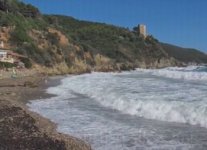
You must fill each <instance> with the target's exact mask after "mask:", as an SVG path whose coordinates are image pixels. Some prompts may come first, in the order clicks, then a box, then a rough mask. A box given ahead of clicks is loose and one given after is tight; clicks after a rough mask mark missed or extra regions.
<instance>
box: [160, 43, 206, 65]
mask: <svg viewBox="0 0 207 150" xmlns="http://www.w3.org/2000/svg"><path fill="white" fill-rule="evenodd" d="M161 44H162V47H163V48H164V49H165V51H166V52H167V53H168V54H169V55H170V56H172V57H174V58H175V59H177V60H179V61H181V62H185V63H189V62H192V63H198V64H199V63H207V59H206V58H207V55H206V54H205V53H203V52H200V51H198V50H196V49H192V48H182V47H178V46H174V45H171V44H166V43H161Z"/></svg>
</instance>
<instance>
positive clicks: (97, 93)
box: [48, 66, 207, 127]
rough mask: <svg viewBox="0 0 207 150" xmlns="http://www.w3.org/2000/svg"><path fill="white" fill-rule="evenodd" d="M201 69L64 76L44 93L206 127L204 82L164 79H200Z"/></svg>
mask: <svg viewBox="0 0 207 150" xmlns="http://www.w3.org/2000/svg"><path fill="white" fill-rule="evenodd" d="M196 70H197V71H196ZM200 70H201V71H200ZM204 70H205V68H204V67H200V68H199V67H194V66H191V67H187V68H165V69H159V70H146V69H137V70H136V71H133V72H124V73H92V74H85V75H79V76H72V77H68V78H65V79H63V80H62V84H61V85H60V86H58V87H52V88H49V89H48V92H49V93H55V94H58V95H59V96H61V97H73V93H78V94H83V95H86V96H88V97H89V98H92V99H94V100H95V101H97V102H99V103H100V104H101V105H103V106H105V107H109V108H112V109H116V110H119V111H121V112H122V113H126V114H130V115H136V116H139V117H143V118H148V119H156V120H161V121H168V122H180V123H189V124H191V125H199V126H202V127H207V117H206V116H207V92H206V91H207V84H206V83H205V82H201V83H198V84H194V82H186V81H180V80H175V81H172V80H167V79H165V78H166V77H167V78H174V79H185V80H195V81H203V80H207V72H205V71H204ZM154 76H160V78H155V77H154ZM162 77H165V78H162Z"/></svg>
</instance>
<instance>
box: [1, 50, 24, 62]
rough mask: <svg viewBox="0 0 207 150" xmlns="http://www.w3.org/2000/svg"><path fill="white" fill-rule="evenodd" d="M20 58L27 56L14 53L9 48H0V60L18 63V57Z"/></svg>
mask: <svg viewBox="0 0 207 150" xmlns="http://www.w3.org/2000/svg"><path fill="white" fill-rule="evenodd" d="M22 58H27V57H25V56H23V55H20V54H17V53H14V52H12V51H10V50H4V49H0V62H6V63H11V64H15V63H16V64H18V63H19V62H21V60H20V59H22Z"/></svg>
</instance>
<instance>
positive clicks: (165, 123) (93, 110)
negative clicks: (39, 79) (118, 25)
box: [28, 66, 207, 150]
mask: <svg viewBox="0 0 207 150" xmlns="http://www.w3.org/2000/svg"><path fill="white" fill-rule="evenodd" d="M47 93H50V94H55V95H56V96H54V97H51V98H48V99H38V100H33V101H30V103H28V106H29V108H30V110H32V111H34V112H37V113H39V114H41V115H42V116H44V117H46V118H49V119H50V120H52V121H53V122H55V123H57V130H58V131H59V132H61V133H65V134H69V135H72V136H75V137H78V138H80V139H82V140H84V141H86V142H87V143H89V144H90V145H91V146H92V149H94V150H207V66H188V67H169V68H163V69H139V68H138V69H136V70H134V71H129V72H121V73H97V72H93V73H90V74H82V75H74V76H66V77H64V78H63V79H61V83H60V84H59V85H57V86H55V87H49V88H48V89H47Z"/></svg>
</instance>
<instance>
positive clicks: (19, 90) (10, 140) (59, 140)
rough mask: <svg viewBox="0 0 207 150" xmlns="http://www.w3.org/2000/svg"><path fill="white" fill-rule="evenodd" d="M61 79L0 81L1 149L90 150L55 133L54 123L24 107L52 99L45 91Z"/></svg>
mask: <svg viewBox="0 0 207 150" xmlns="http://www.w3.org/2000/svg"><path fill="white" fill-rule="evenodd" d="M61 78H62V77H61V76H56V77H50V78H48V77H46V76H43V75H36V76H28V77H23V78H17V79H11V78H8V79H3V80H0V131H1V132H0V150H1V149H9V150H13V149H14V150H24V149H25V150H26V149H39V150H47V149H48V150H62V149H63V150H64V149H65V150H71V149H74V150H91V147H90V146H89V145H88V144H87V143H85V142H84V141H82V140H80V139H77V138H75V137H72V136H70V135H66V134H62V133H58V132H57V130H56V124H55V123H53V122H52V121H50V120H49V119H47V118H44V117H42V116H40V115H39V114H37V113H35V112H32V111H30V110H29V108H28V106H27V105H26V104H27V103H28V102H29V101H30V100H35V99H40V98H41V99H42V98H49V97H52V96H54V95H50V94H47V93H46V92H45V90H46V88H48V87H50V86H55V85H58V84H60V80H61ZM46 80H47V82H45V81H46Z"/></svg>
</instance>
